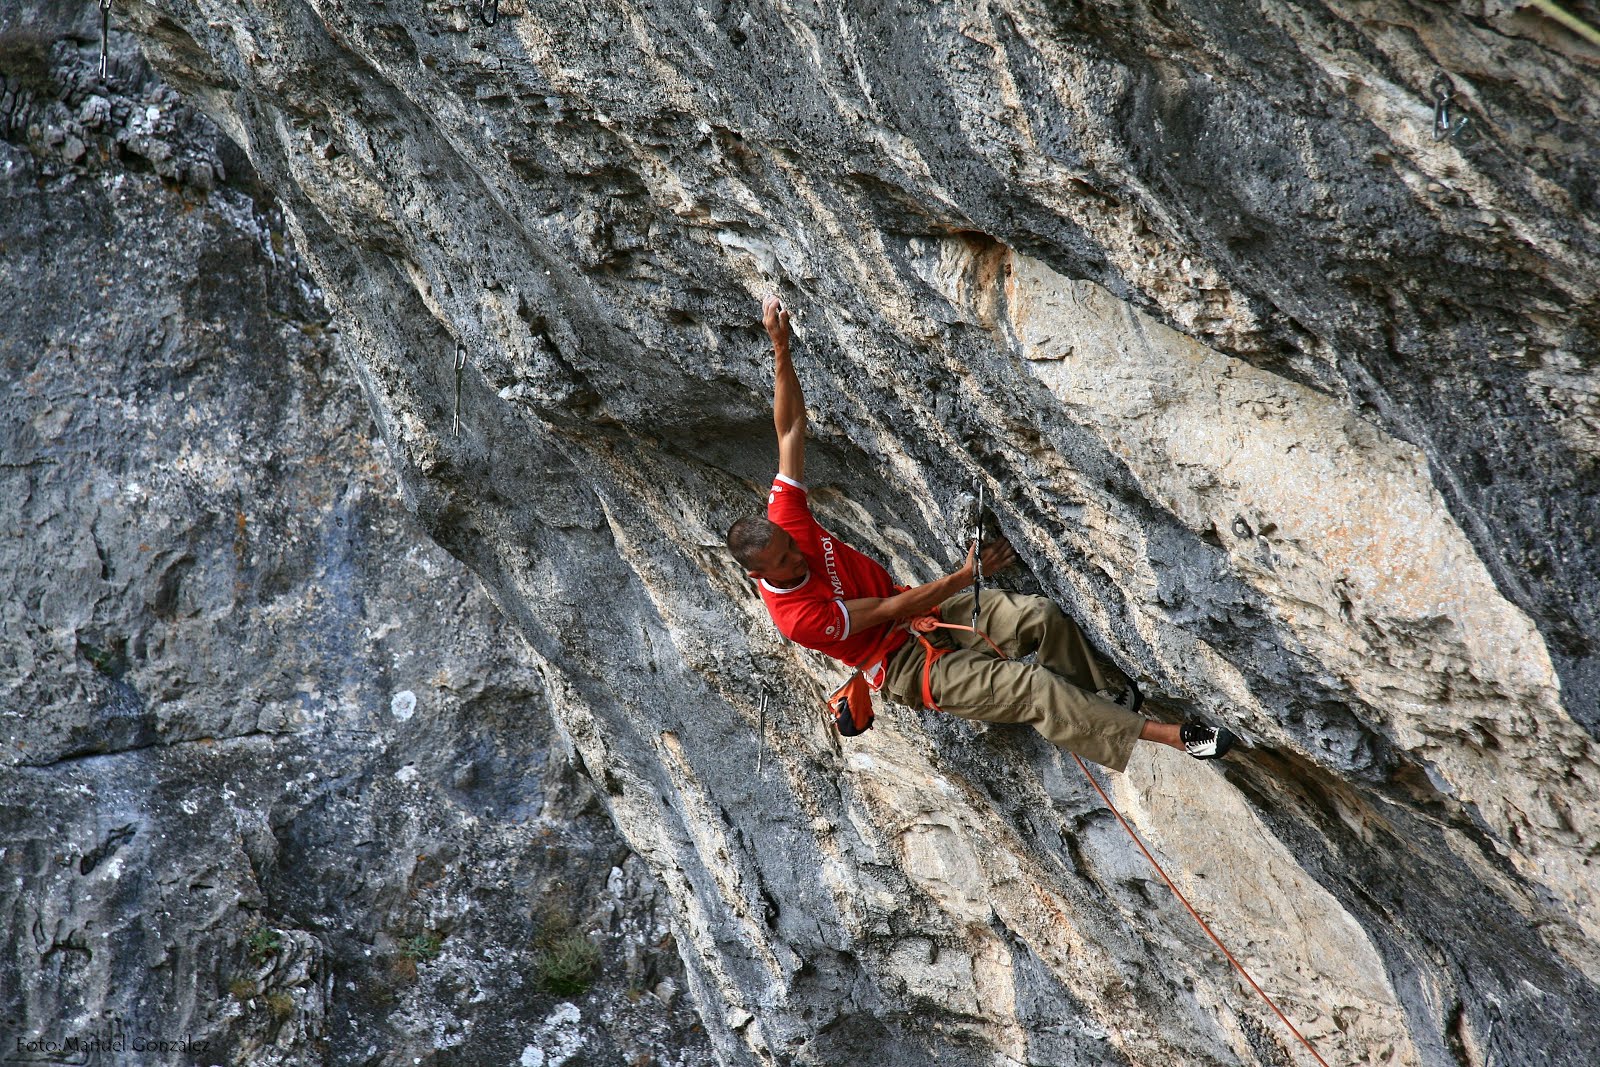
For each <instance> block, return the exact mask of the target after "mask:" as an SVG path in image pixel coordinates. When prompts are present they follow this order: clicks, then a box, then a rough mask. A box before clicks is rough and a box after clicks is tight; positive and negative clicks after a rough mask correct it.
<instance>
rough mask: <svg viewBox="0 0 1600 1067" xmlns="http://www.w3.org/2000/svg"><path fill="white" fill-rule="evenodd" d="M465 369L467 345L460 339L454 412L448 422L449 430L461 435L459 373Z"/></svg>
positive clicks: (458, 343)
mask: <svg viewBox="0 0 1600 1067" xmlns="http://www.w3.org/2000/svg"><path fill="white" fill-rule="evenodd" d="M466 369H467V346H466V345H464V344H462V343H461V342H460V341H457V342H456V414H455V419H454V420H453V421H452V422H451V424H450V432H451V433H452V434H453V435H454V436H456V437H460V436H461V375H462V372H463V371H465V370H466Z"/></svg>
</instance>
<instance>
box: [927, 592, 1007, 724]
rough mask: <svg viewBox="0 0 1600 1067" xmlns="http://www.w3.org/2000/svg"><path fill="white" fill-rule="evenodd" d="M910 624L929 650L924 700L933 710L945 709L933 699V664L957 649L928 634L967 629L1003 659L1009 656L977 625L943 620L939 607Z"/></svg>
mask: <svg viewBox="0 0 1600 1067" xmlns="http://www.w3.org/2000/svg"><path fill="white" fill-rule="evenodd" d="M910 626H911V632H912V633H913V634H914V635H915V636H916V638H917V640H918V641H921V642H922V647H923V648H924V649H925V650H927V653H928V658H927V659H925V660H924V661H923V663H922V702H923V704H925V705H927V707H928V708H929V709H930V710H932V711H943V710H944V709H943V708H941V707H939V705H938V704H936V703H934V700H933V665H934V664H935V663H937V662H938V661H939V657H940V656H943V655H944V654H945V653H947V652H954V651H955V649H951V648H940V647H939V646H938V645H936V644H934V643H933V642H932V641H929V640H928V635H929V634H931V633H933V631H935V630H966V631H968V632H970V633H975V634H977V635H978V636H979V637H981V638H983V639H984V640H985V641H988V642H989V647H990V648H992V649H994V654H995V655H997V656H999V657H1000V658H1001V659H1008V658H1009V657H1008V656H1007V655H1006V654H1005V653H1004V652H1002V651H1000V646H999V645H997V644H995V643H994V642H993V641H992V640H990V638H989V635H988V634H986V633H984V632H983V631H982V630H980V629H978V628H977V627H976V626H962V625H961V624H960V623H958V622H943V621H941V620H940V618H939V609H938V608H937V607H935V608H934V609H933V610H932V611H930V612H929V613H928V614H926V615H919V616H918V617H917V618H915V619H912V620H911V622H910Z"/></svg>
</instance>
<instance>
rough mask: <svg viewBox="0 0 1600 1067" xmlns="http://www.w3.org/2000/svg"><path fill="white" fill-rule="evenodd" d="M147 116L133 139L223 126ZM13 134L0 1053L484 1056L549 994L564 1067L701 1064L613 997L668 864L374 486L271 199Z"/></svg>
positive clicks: (315, 305)
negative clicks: (566, 1018) (154, 121)
mask: <svg viewBox="0 0 1600 1067" xmlns="http://www.w3.org/2000/svg"><path fill="white" fill-rule="evenodd" d="M93 6H94V5H90V7H91V8H92V7H93ZM0 33H3V31H0ZM56 55H57V56H58V59H59V62H58V63H57V64H56V65H55V66H53V67H52V68H51V69H50V76H51V78H52V79H53V82H52V84H53V85H54V90H53V91H56V92H59V93H65V94H67V95H68V96H69V97H70V96H71V94H72V93H73V92H74V90H73V89H72V84H73V78H75V77H76V76H77V75H78V74H79V73H80V72H81V57H77V56H74V55H71V54H67V53H64V52H59V51H58V52H57V53H56ZM119 60H120V61H119V62H118V63H117V64H116V65H115V68H114V69H115V70H117V71H119V72H121V73H122V74H124V75H130V74H131V73H132V72H136V71H139V70H142V69H143V68H142V66H141V64H140V63H139V61H138V59H137V56H136V55H132V54H127V55H123V56H121V57H119ZM11 73H12V71H10V70H9V69H7V68H4V67H0V75H5V76H10V75H11ZM45 88H46V87H43V86H41V87H40V89H41V95H40V96H39V97H38V98H37V100H38V102H36V103H35V104H33V105H30V106H33V107H42V106H44V104H43V100H44V96H43V95H42V93H43V91H44V89H45ZM102 92H103V93H104V94H109V95H100V96H97V97H96V98H95V99H96V100H97V101H98V103H97V104H94V105H92V107H91V105H89V104H87V103H86V104H84V105H82V107H81V108H79V109H78V113H80V114H81V113H83V112H85V111H92V112H93V114H95V115H103V114H105V113H107V111H108V110H109V109H111V108H112V106H113V101H116V102H118V104H119V106H120V104H123V103H127V102H128V100H129V96H128V95H125V94H129V93H131V94H132V99H133V101H134V104H133V106H132V108H131V112H130V113H134V114H138V115H146V116H148V112H147V110H146V108H149V107H160V108H161V109H162V111H163V113H164V114H168V115H170V114H173V112H172V111H169V110H168V108H167V105H166V104H165V103H162V102H161V101H162V100H163V99H164V97H163V94H164V93H165V90H164V89H162V88H161V87H160V86H159V85H158V84H155V83H152V82H151V81H150V80H149V78H148V74H147V73H146V75H144V76H143V77H140V78H137V79H135V80H134V82H133V84H128V83H126V82H122V81H120V80H116V79H114V80H113V83H112V84H111V85H109V86H104V87H103V89H102ZM145 101H152V102H151V103H148V104H147V103H145ZM58 102H59V101H58ZM176 114H177V117H176V118H175V119H173V120H172V121H171V123H170V124H169V123H167V120H165V119H163V120H162V122H163V124H162V125H161V127H160V129H161V131H162V132H161V134H160V136H161V137H163V138H166V140H163V141H158V142H154V143H161V144H170V145H177V146H180V148H179V149H175V150H174V151H175V153H176V152H179V151H182V152H189V153H191V155H203V154H204V152H203V151H201V149H200V148H197V147H196V146H202V147H203V146H205V145H207V144H211V145H214V146H217V147H216V149H215V150H216V151H225V149H223V148H222V147H220V144H219V142H220V135H219V134H218V133H217V132H216V130H215V129H214V128H212V127H210V126H209V124H208V123H204V122H203V121H201V120H199V119H198V118H197V117H196V116H194V114H193V113H192V112H187V113H185V112H184V111H183V109H181V108H179V109H177V110H176ZM91 117H92V116H91ZM86 125H92V123H89V124H86ZM19 132H20V131H19ZM40 143H42V142H39V141H38V140H36V139H32V138H29V137H17V138H15V139H13V140H10V141H0V288H3V289H4V291H5V292H7V293H9V294H15V295H17V298H14V299H9V300H7V301H6V302H5V305H4V306H3V307H0V561H3V562H0V738H3V742H4V746H3V751H0V767H3V769H0V873H3V877H0V913H3V914H4V915H5V916H6V922H5V924H4V929H5V932H6V936H5V939H4V946H5V952H4V958H3V960H0V1042H3V1048H4V1054H3V1055H4V1057H6V1058H11V1057H13V1056H18V1057H21V1060H22V1061H25V1062H27V1061H33V1062H43V1061H51V1062H75V1063H83V1062H90V1063H117V1064H130V1065H158V1064H160V1065H165V1064H174V1063H185V1064H191V1063H192V1064H251V1065H269V1064H281V1065H290V1064H293V1065H303V1064H311V1063H317V1064H378V1063H386V1064H387V1063H393V1064H401V1063H406V1064H411V1063H415V1062H425V1063H434V1064H445V1063H476V1062H497V1063H502V1062H503V1063H510V1062H515V1061H516V1059H517V1057H518V1056H519V1055H521V1054H522V1050H523V1049H524V1048H525V1047H527V1046H528V1044H529V1041H530V1040H533V1037H534V1035H536V1034H537V1033H538V1032H539V1030H540V1027H541V1026H542V1025H543V1024H544V1021H545V1020H546V1018H547V1017H548V1016H549V1015H550V1014H551V1013H552V1012H553V1011H556V1010H567V1011H570V1012H578V1013H579V1014H580V1016H581V1018H582V1019H583V1020H584V1026H583V1029H582V1037H583V1054H584V1056H585V1057H586V1062H590V1063H596V1064H608V1065H623V1064H629V1063H633V1062H637V1061H638V1059H639V1057H641V1056H644V1057H652V1056H653V1057H655V1058H656V1059H657V1060H658V1061H660V1062H673V1060H672V1058H673V1057H675V1056H683V1057H687V1058H689V1059H692V1058H693V1057H694V1056H695V1055H697V1054H702V1051H703V1050H704V1048H705V1039H704V1037H703V1036H697V1034H696V1030H697V1028H698V1021H697V1018H696V1016H695V1015H694V1012H693V1007H692V1005H680V1006H679V1007H678V1008H677V1009H676V1010H675V1011H666V1010H663V1009H662V1007H661V1006H660V1005H658V1004H657V1003H656V1002H654V1001H653V1000H650V999H649V998H641V997H640V996H639V995H638V989H639V988H647V985H645V983H648V982H651V981H655V980H658V979H659V978H660V977H661V976H664V975H674V974H676V975H679V976H680V977H681V973H682V972H681V965H680V964H679V963H678V961H677V957H676V954H675V952H674V951H673V949H672V947H671V945H672V937H671V932H670V924H669V913H668V912H667V910H666V908H665V906H664V904H663V902H662V900H661V899H660V890H659V887H658V886H657V884H656V883H655V882H653V881H652V880H651V879H650V877H649V876H648V874H647V873H646V872H645V871H644V869H643V866H642V864H641V863H640V861H639V860H638V859H637V857H634V856H632V855H631V854H630V853H629V852H628V850H627V848H626V846H625V845H624V844H623V843H622V842H621V841H620V840H619V839H618V837H617V836H616V834H615V831H614V830H613V829H612V827H611V825H610V823H609V821H608V820H607V819H606V818H605V817H604V814H603V811H602V810H601V809H600V808H599V806H598V805H597V804H596V802H595V800H594V798H593V793H592V789H591V787H590V786H588V784H587V783H586V782H585V781H584V780H583V779H581V778H580V777H579V776H578V775H577V774H576V773H575V772H574V770H573V767H572V758H571V755H570V748H569V745H568V743H567V742H566V741H565V740H564V739H563V738H562V736H561V735H560V733H559V731H557V730H556V729H555V728H554V726H553V724H552V723H551V721H550V719H549V714H548V710H547V708H546V703H545V697H544V687H543V683H542V682H541V681H540V679H539V677H538V674H537V672H536V670H535V669H533V668H532V667H530V666H528V665H527V664H526V663H525V662H523V658H522V657H521V656H520V655H519V652H518V641H517V638H516V637H515V635H514V633H512V632H511V631H510V630H509V628H508V627H507V626H506V624H505V623H504V621H503V619H502V618H501V616H500V614H499V613H498V612H497V610H496V609H495V608H494V607H493V606H492V604H490V602H489V601H488V599H487V598H486V597H485V595H484V593H483V591H482V589H481V587H480V586H479V584H478V583H477V581H476V579H474V578H473V577H471V575H470V574H469V573H468V572H466V571H465V569H464V568H463V567H462V566H461V565H460V564H459V563H458V562H457V561H456V560H454V559H452V558H451V557H450V556H448V555H447V554H446V553H445V552H443V551H442V550H441V549H439V548H438V547H437V546H435V545H433V544H432V543H431V542H430V541H428V540H427V539H426V538H424V537H423V536H422V535H421V533H420V531H419V530H418V529H417V527H416V526H415V524H414V522H413V520H412V519H411V518H410V516H409V515H408V514H407V513H406V512H405V510H404V508H403V507H402V506H401V504H400V501H399V497H398V492H397V487H396V485H395V484H394V481H393V479H392V477H391V476H390V474H389V473H388V468H387V464H386V462H385V460H384V457H383V455H382V452H381V448H379V447H378V446H377V445H376V444H375V440H374V435H373V433H372V425H371V419H370V415H368V414H367V413H366V410H365V406H364V401H363V400H362V398H361V395H360V392H359V387H358V385H357V383H356V382H355V381H354V380H353V378H352V374H351V370H350V368H349V366H348V365H347V364H346V362H345V360H344V357H343V356H342V355H341V353H340V350H339V344H338V337H337V332H336V331H335V330H334V329H333V328H332V326H331V325H330V323H329V321H328V316H327V313H326V311H325V310H324V309H323V308H322V306H321V303H320V300H319V299H318V297H317V293H316V289H315V287H314V286H313V285H312V284H311V283H310V282H309V281H308V280H307V279H306V278H305V276H304V274H303V271H302V269H301V267H300V266H299V264H298V261H297V260H296V259H295V257H293V256H292V255H288V254H285V249H286V247H287V246H286V242H285V240H284V235H283V233H282V230H281V223H280V224H279V226H278V228H274V226H273V225H272V223H271V221H270V220H271V218H272V217H273V216H274V215H275V210H274V209H272V208H271V207H270V205H267V206H263V205H261V204H258V202H257V201H255V200H253V199H252V198H251V196H250V195H247V193H248V191H249V190H250V185H249V183H248V182H241V183H240V184H238V185H234V186H230V187H226V188H222V189H216V190H212V191H209V192H208V191H207V190H205V189H204V188H202V187H200V186H199V185H195V184H188V185H179V186H177V187H172V186H170V185H164V184H163V183H162V182H161V181H160V180H159V179H158V178H157V176H155V175H153V174H151V173H149V172H148V171H139V170H130V169H128V168H127V167H126V166H124V162H125V161H123V160H119V159H118V158H116V157H115V155H112V154H107V155H105V156H101V155H99V154H88V155H87V156H86V157H85V158H83V159H81V160H74V159H71V158H69V157H70V153H67V154H65V155H63V154H59V153H48V152H46V153H38V152H36V149H37V148H38V147H39V145H40ZM100 143H102V144H104V143H106V142H104V140H102V141H101V142H100ZM183 146H186V147H183ZM241 173H242V172H241ZM403 697H404V698H405V699H402V698H403ZM400 707H405V708H406V709H407V714H405V715H403V716H402V715H397V714H395V709H397V708H400ZM619 868H620V869H621V870H623V871H626V872H628V874H627V881H628V884H629V885H630V886H632V887H633V891H632V892H631V893H630V895H629V897H628V898H627V899H626V900H618V901H614V902H613V903H612V914H611V918H610V923H609V925H608V926H607V927H606V928H605V929H604V930H602V931H601V932H599V933H598V934H596V935H594V936H593V937H592V938H591V941H592V943H593V945H594V946H595V949H596V957H597V960H596V962H597V964H598V968H597V971H596V973H595V974H594V976H593V981H592V984H591V985H590V986H589V988H588V989H587V991H584V992H578V991H577V990H576V989H575V988H574V989H568V990H566V991H564V992H558V991H555V990H552V989H550V988H548V983H547V972H548V967H547V964H546V963H545V962H543V960H542V956H541V953H542V950H541V948H540V945H541V937H542V936H543V934H542V930H543V929H545V928H549V927H550V926H551V924H552V923H557V922H564V923H568V924H570V925H572V926H574V927H575V928H576V929H578V930H579V931H586V930H588V929H590V927H591V925H592V923H591V918H592V913H593V912H594V911H595V909H594V907H593V902H594V901H595V900H598V899H599V898H600V897H601V896H602V895H603V893H604V891H605V889H606V886H607V884H608V878H609V876H610V875H611V872H612V871H613V870H616V869H619ZM627 965H631V966H633V967H634V968H635V969H636V970H637V972H638V973H637V974H636V975H632V974H630V973H629V972H628V970H627ZM74 1041H76V1042H78V1044H77V1045H76V1046H73V1045H70V1044H68V1043H69V1042H74ZM85 1057H87V1059H85Z"/></svg>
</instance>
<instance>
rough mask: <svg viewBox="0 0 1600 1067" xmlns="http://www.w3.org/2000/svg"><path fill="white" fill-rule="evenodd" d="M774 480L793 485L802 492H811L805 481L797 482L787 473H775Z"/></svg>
mask: <svg viewBox="0 0 1600 1067" xmlns="http://www.w3.org/2000/svg"><path fill="white" fill-rule="evenodd" d="M772 480H773V481H775V482H782V483H783V484H784V485H792V486H794V487H795V488H796V489H798V490H800V491H801V492H802V493H809V492H810V491H811V490H809V489H807V488H806V487H805V484H804V483H803V482H797V481H795V480H794V479H793V478H791V477H789V476H788V475H787V474H779V475H775V476H774V477H773V479H772Z"/></svg>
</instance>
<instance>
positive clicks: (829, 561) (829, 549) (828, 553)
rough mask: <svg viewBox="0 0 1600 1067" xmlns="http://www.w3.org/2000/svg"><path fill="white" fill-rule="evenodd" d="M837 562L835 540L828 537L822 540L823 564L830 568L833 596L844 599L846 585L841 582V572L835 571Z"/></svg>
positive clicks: (829, 574)
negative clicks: (834, 549) (834, 547)
mask: <svg viewBox="0 0 1600 1067" xmlns="http://www.w3.org/2000/svg"><path fill="white" fill-rule="evenodd" d="M835 562H837V561H836V560H835V558H834V553H833V538H831V537H828V536H826V535H824V536H823V538H822V564H823V566H825V567H827V568H828V581H830V582H832V583H833V595H834V596H836V597H839V598H840V599H843V598H844V583H843V582H841V581H840V580H839V572H838V571H837V570H835V569H834V563H835Z"/></svg>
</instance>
